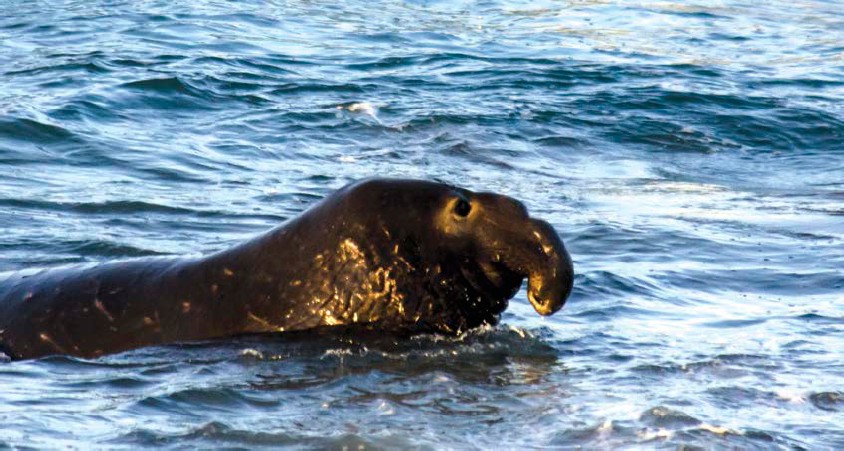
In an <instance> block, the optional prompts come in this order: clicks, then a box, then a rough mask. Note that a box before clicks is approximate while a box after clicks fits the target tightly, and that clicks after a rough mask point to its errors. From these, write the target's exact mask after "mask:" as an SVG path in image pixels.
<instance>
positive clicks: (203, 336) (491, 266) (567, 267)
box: [0, 179, 574, 359]
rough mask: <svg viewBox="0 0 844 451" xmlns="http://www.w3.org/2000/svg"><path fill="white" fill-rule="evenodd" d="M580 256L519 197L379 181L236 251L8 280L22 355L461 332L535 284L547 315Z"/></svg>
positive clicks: (7, 297) (4, 329)
mask: <svg viewBox="0 0 844 451" xmlns="http://www.w3.org/2000/svg"><path fill="white" fill-rule="evenodd" d="M573 277H574V273H573V268H572V263H571V258H570V257H569V254H568V252H567V251H566V249H565V247H564V245H563V242H562V241H561V240H560V238H559V237H558V235H557V233H556V232H555V231H554V229H553V228H552V227H551V225H549V224H548V223H547V222H544V221H540V220H537V219H531V218H530V217H529V216H528V214H527V210H526V209H525V207H524V205H523V204H522V203H520V202H519V201H517V200H514V199H511V198H509V197H505V196H501V195H497V194H493V193H474V192H471V191H468V190H465V189H461V188H457V187H454V186H450V185H445V184H440V183H434V182H428V181H419V180H393V179H368V180H364V181H361V182H358V183H354V184H351V185H348V186H346V187H344V188H342V189H340V190H338V191H336V192H335V193H333V194H332V195H330V196H328V197H326V198H325V199H324V200H322V201H321V202H319V203H318V204H316V205H315V206H313V207H311V208H310V209H309V210H307V211H306V212H305V213H303V214H302V215H300V216H299V217H296V218H294V219H292V220H290V221H288V222H286V223H284V224H282V225H280V226H278V227H276V228H274V229H272V230H270V231H269V232H267V233H265V234H263V235H260V236H257V237H255V238H253V239H251V240H249V241H246V242H244V243H242V244H239V245H237V246H235V247H233V248H230V249H227V250H224V251H221V252H218V253H216V254H211V255H208V256H205V257H201V258H150V259H138V260H129V261H122V262H110V263H102V264H96V265H89V266H69V267H59V268H52V269H46V270H41V271H38V272H16V273H10V274H6V275H4V276H0V351H2V352H4V353H5V354H6V355H8V356H9V357H11V358H12V359H27V358H36V357H40V356H46V355H51V354H70V355H74V356H80V357H86V358H87V357H97V356H100V355H103V354H108V353H114V352H120V351H124V350H128V349H132V348H137V347H142V346H148V345H155V344H164V343H173V342H186V341H196V340H207V339H214V338H222V337H229V336H235V335H241V334H250V333H265V332H284V331H301V330H306V329H311V328H317V327H323V326H335V325H345V326H353V325H361V326H363V325H365V326H367V327H370V328H371V327H375V328H378V329H379V330H380V329H384V330H409V331H423V332H443V333H449V334H453V333H459V332H461V331H465V330H467V329H470V328H474V327H477V326H480V325H482V324H495V323H497V321H498V318H499V314H500V313H501V312H502V311H504V309H505V308H506V307H507V303H508V300H509V299H510V298H512V297H513V296H514V295H515V294H516V292H517V291H518V290H519V288H520V286H521V284H522V281H523V279H524V278H527V279H528V299H529V301H530V302H531V304H532V305H533V307H534V309H535V310H536V311H537V312H538V313H540V314H542V315H550V314H552V313H554V312H556V311H557V310H559V309H560V308H561V307H562V306H563V304H564V303H565V301H566V298H567V297H568V295H569V293H570V292H571V289H572V281H573Z"/></svg>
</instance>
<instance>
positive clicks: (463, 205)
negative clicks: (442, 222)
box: [454, 199, 472, 218]
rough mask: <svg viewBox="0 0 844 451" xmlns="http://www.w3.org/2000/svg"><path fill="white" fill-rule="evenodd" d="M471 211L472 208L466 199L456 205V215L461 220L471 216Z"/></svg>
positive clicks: (460, 200) (459, 200) (458, 201)
mask: <svg viewBox="0 0 844 451" xmlns="http://www.w3.org/2000/svg"><path fill="white" fill-rule="evenodd" d="M470 211H472V206H471V205H470V204H469V202H467V201H466V200H465V199H458V200H457V203H456V204H454V214H456V215H457V216H460V217H461V218H465V217H466V216H469V212H470Z"/></svg>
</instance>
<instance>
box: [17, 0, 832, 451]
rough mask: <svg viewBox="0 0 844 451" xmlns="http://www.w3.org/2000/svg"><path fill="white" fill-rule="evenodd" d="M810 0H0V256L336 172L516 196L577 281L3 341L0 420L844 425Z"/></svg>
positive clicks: (819, 443) (679, 428)
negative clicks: (546, 308) (228, 322)
mask: <svg viewBox="0 0 844 451" xmlns="http://www.w3.org/2000/svg"><path fill="white" fill-rule="evenodd" d="M837 3H838V2H835V1H826V2H825V1H812V0H807V1H796V2H795V1H774V2H756V1H732V0H727V1H720V2H709V1H690V2H683V3H677V2H649V1H641V2H639V1H620V2H605V1H523V2H518V1H513V2H507V1H495V0H492V1H477V2H476V1H437V0H431V1H424V0H415V1H410V0H409V1H391V0H387V1H375V2H371V1H351V2H320V1H287V2H286V1H270V2H265V1H237V2H234V1H231V2H230V1H199V0H191V1H187V2H174V1H164V0H159V1H155V0H151V1H134V0H132V1H128V0H127V1H121V0H114V1H105V0H100V1H89V0H85V1H52V2H31V1H23V0H7V1H3V2H2V4H0V231H2V233H0V270H14V269H19V268H25V267H31V266H42V265H53V264H59V263H68V262H81V261H101V260H108V259H116V258H128V257H139V256H147V255H159V254H193V253H202V252H210V251H214V250H217V249H220V248H223V247H226V246H229V245H231V244H233V243H236V242H238V241H239V240H242V239H244V238H246V237H249V236H252V235H254V234H256V233H259V232H261V231H263V230H265V229H266V228H268V227H270V226H272V225H274V224H277V223H279V222H281V221H283V220H284V219H286V218H289V217H291V216H294V215H296V214H298V213H300V212H301V211H302V210H303V209H305V208H306V207H307V206H308V205H310V204H311V203H313V202H315V201H316V200H317V199H319V198H320V197H322V196H325V195H326V194H327V193H329V192H331V191H332V190H333V189H335V188H337V187H339V186H341V185H343V184H344V183H346V182H348V181H350V180H354V179H358V178H361V177H366V176H373V175H390V176H407V177H419V178H428V179H440V180H445V181H448V182H452V183H456V184H460V185H463V186H466V187H469V188H473V189H487V190H494V191H498V192H502V193H506V194H509V195H512V196H515V197H518V198H520V199H523V200H524V201H525V202H526V203H527V204H528V205H529V207H530V209H531V210H532V211H533V213H534V214H535V215H537V216H540V217H543V218H546V219H548V220H550V221H551V222H552V223H553V224H554V225H555V226H556V227H557V228H558V230H559V231H560V233H561V234H562V236H563V237H564V239H565V240H566V242H567V244H568V246H569V249H570V250H571V253H572V255H573V257H574V259H575V265H576V269H577V271H578V277H577V280H576V289H575V292H574V295H573V296H572V298H571V300H570V302H569V304H568V305H567V306H566V308H565V309H564V310H563V311H562V312H561V313H560V314H558V315H557V316H554V317H552V318H548V319H542V318H539V317H537V316H536V315H535V314H534V313H533V311H532V310H531V309H530V307H529V306H528V304H527V302H526V301H525V296H524V293H521V294H519V295H518V297H517V298H516V300H515V301H514V302H513V303H512V304H511V307H510V309H509V311H508V312H507V313H506V314H505V316H504V321H503V324H502V325H501V326H499V327H497V328H495V329H491V330H481V331H476V332H473V333H470V334H468V335H466V336H464V337H461V338H459V339H446V338H442V337H419V338H417V339H414V340H405V341H402V340H395V339H390V338H389V337H375V338H373V337H359V338H355V339H353V340H350V339H345V338H342V337H330V336H327V337H312V338H302V337H277V338H272V339H267V340H251V341H227V342H223V343H209V344H197V345H190V346H171V347H161V348H148V349H142V350H138V351H134V352H130V353H126V354H122V355H116V356H110V357H107V358H102V359H98V360H94V361H85V360H77V359H72V358H61V357H55V358H48V359H43V360H38V361H28V362H15V363H5V364H0V448H2V447H3V446H4V445H6V446H19V445H20V446H25V445H31V446H36V447H58V446H65V445H69V446H74V447H87V446H89V445H90V444H92V443H95V444H98V445H99V446H102V447H120V446H126V447H137V446H150V445H163V446H174V447H180V446H195V445H203V446H205V445H208V446H215V447H216V446H233V447H250V448H251V447H256V446H264V445H266V446H276V445H288V444H289V445H297V446H305V447H338V448H339V447H349V448H358V447H365V448H382V447H385V448H406V447H419V448H440V447H446V446H454V447H461V448H462V447H479V448H489V447H521V446H525V445H530V446H551V447H553V446H560V447H567V446H575V445H583V446H586V447H618V446H622V445H628V446H629V445H632V446H643V447H651V446H666V447H673V446H677V445H687V446H701V447H707V448H709V447H741V448H838V449H841V448H842V447H844V306H843V305H844V296H842V292H843V291H842V288H844V275H842V268H844V107H842V105H844V44H842V43H844V13H842V11H844V10H843V9H841V7H840V3H838V4H837Z"/></svg>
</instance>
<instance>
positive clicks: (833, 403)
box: [809, 392, 844, 412]
mask: <svg viewBox="0 0 844 451" xmlns="http://www.w3.org/2000/svg"><path fill="white" fill-rule="evenodd" d="M809 401H810V402H811V403H812V405H813V406H815V407H817V408H818V409H821V410H826V411H827V412H839V411H844V392H818V393H812V394H811V395H809Z"/></svg>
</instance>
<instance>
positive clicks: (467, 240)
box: [342, 179, 574, 332]
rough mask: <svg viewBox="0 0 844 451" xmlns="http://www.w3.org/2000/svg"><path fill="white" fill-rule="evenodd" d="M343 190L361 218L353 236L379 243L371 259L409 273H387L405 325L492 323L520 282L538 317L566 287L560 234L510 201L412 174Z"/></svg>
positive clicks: (556, 305) (561, 300)
mask: <svg viewBox="0 0 844 451" xmlns="http://www.w3.org/2000/svg"><path fill="white" fill-rule="evenodd" d="M346 190H347V192H346V193H345V194H344V195H342V197H343V198H345V202H346V203H347V205H345V208H344V209H346V210H347V211H348V212H349V214H348V217H350V218H354V217H363V218H364V221H363V223H361V224H359V226H358V230H360V231H361V232H363V231H365V233H366V234H367V235H368V237H361V238H362V239H367V238H368V239H367V241H368V242H373V240H374V241H384V242H385V243H388V246H387V247H388V249H384V248H383V247H382V248H381V249H380V250H376V251H375V252H374V253H373V254H374V256H375V258H373V262H381V263H387V265H386V266H389V267H392V268H395V267H396V266H400V265H396V262H406V263H407V264H408V268H410V269H411V270H410V271H400V272H401V273H402V274H401V277H400V278H399V279H396V283H397V288H398V289H397V291H396V294H397V295H398V296H399V297H400V298H401V299H402V302H404V305H403V308H404V310H405V312H407V313H410V315H402V316H403V318H404V319H405V320H406V321H407V322H412V323H414V324H416V325H427V326H432V327H433V328H434V329H437V330H441V331H452V332H459V331H462V330H466V329H468V328H472V327H476V326H479V325H481V324H484V323H491V324H494V323H496V322H497V321H498V315H499V314H500V313H501V312H502V311H503V310H504V309H505V308H506V307H507V304H508V301H509V299H511V298H512V297H513V296H514V295H515V294H516V293H517V292H518V290H519V288H520V287H521V285H522V282H523V280H524V279H527V280H528V290H527V296H528V300H529V301H530V302H531V304H532V305H533V307H534V309H535V310H536V311H537V312H538V313H539V314H541V315H550V314H552V313H554V312H556V311H558V310H559V309H560V308H561V307H562V306H563V305H564V304H565V301H566V299H567V298H568V296H569V294H570V292H571V289H572V282H573V279H574V271H573V267H572V262H571V258H570V256H569V254H568V252H567V251H566V248H565V246H564V245H563V242H562V240H560V238H559V236H558V235H557V233H556V232H555V231H554V229H553V227H552V226H551V225H550V224H548V223H547V222H545V221H541V220H537V219H532V218H531V217H530V216H529V215H528V213H527V209H526V208H525V206H524V205H523V204H522V203H521V202H519V201H517V200H515V199H512V198H510V197H507V196H502V195H499V194H494V193H486V192H481V193H474V192H471V191H469V190H465V189H461V188H457V187H454V186H449V185H444V184H439V183H433V182H425V181H415V180H390V179H372V180H367V181H364V182H361V183H358V184H355V185H352V186H350V187H348V188H346ZM354 212H366V214H362V213H357V214H355V213H354ZM373 235H375V236H373ZM377 235H381V236H377ZM385 251H386V252H385ZM375 266H380V265H379V264H378V263H376V264H375ZM372 270H374V271H378V269H377V268H376V269H370V271H372Z"/></svg>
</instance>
